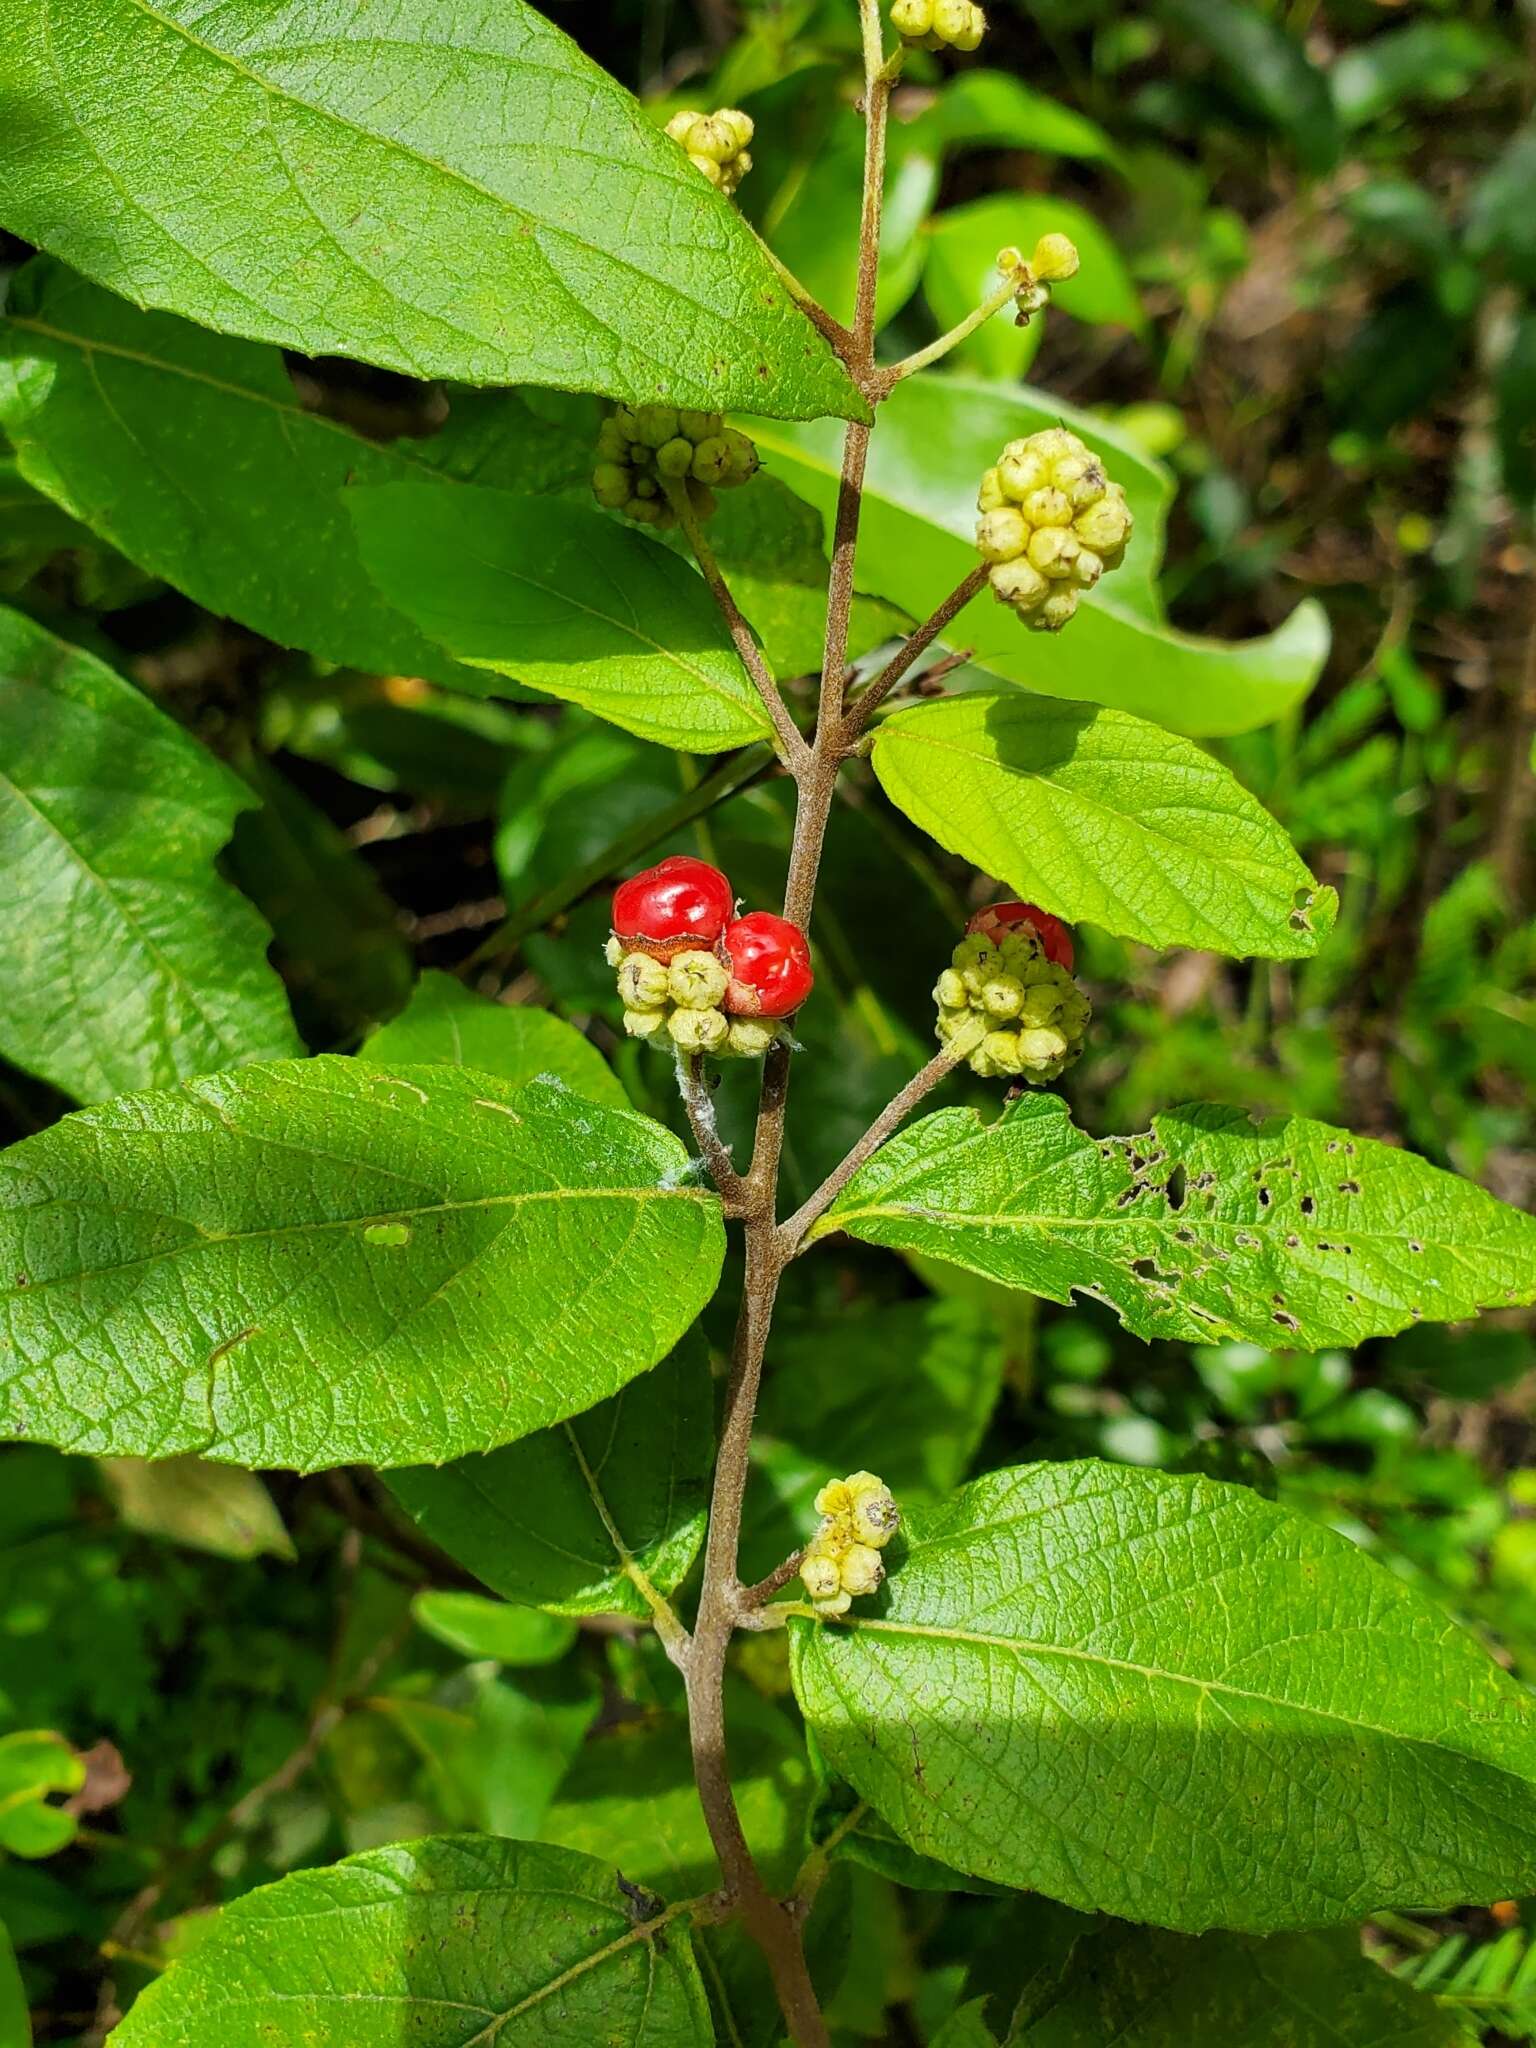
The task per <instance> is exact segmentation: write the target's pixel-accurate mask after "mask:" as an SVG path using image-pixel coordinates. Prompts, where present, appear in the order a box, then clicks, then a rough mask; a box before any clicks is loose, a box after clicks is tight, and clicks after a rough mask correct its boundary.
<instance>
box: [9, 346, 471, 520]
mask: <svg viewBox="0 0 1536 2048" xmlns="http://www.w3.org/2000/svg"><path fill="white" fill-rule="evenodd" d="M166 317H167V318H170V317H171V316H170V315H167V316H166ZM5 324H6V326H7V328H8V329H14V330H15V331H16V332H18V333H21V334H36V335H39V336H40V337H41V338H42V339H43V340H44V341H57V342H62V343H63V345H64V346H65V347H66V348H73V349H78V350H79V352H80V354H81V355H82V356H84V357H85V358H86V359H87V361H88V362H89V361H90V359H91V358H92V357H94V356H115V357H117V358H118V359H119V360H120V361H122V362H125V363H133V364H136V365H137V366H138V367H139V368H140V369H144V370H152V371H154V372H155V373H156V374H157V375H159V376H163V377H182V378H184V379H185V380H186V381H187V382H188V383H189V384H202V385H204V386H206V387H207V389H208V390H210V391H217V392H218V393H220V394H221V396H223V397H226V398H238V399H243V400H244V401H245V403H246V404H248V405H261V406H265V407H266V408H267V410H268V411H269V412H275V413H276V414H277V415H278V417H279V418H280V419H282V420H284V421H285V422H287V421H296V422H298V423H299V424H300V425H302V426H305V427H313V428H316V429H318V430H320V431H322V432H324V433H327V434H334V435H335V436H336V438H337V440H338V441H342V442H344V443H345V444H346V446H347V448H348V449H349V450H350V451H352V452H353V453H354V454H355V453H356V451H357V448H358V445H359V444H358V437H357V435H356V434H354V433H353V432H352V430H351V428H350V427H344V426H342V425H341V424H340V422H339V421H337V420H333V419H328V418H327V417H326V415H325V414H324V413H320V412H309V411H307V410H306V409H305V407H303V406H302V405H300V404H299V403H298V401H297V400H294V401H293V402H292V403H291V404H290V403H287V402H285V401H284V400H283V399H281V398H276V397H274V396H273V395H272V393H271V392H269V391H257V390H254V389H253V388H252V387H251V386H250V385H249V384H231V383H229V382H227V380H226V379H224V378H222V377H213V376H210V375H209V374H208V372H207V371H206V370H193V369H189V368H188V367H187V366H186V365H185V364H184V363H179V362H173V361H172V360H171V359H170V358H169V357H162V356H152V355H147V354H145V352H144V351H143V350H142V349H134V348H123V347H121V346H120V345H119V344H118V343H116V342H111V341H99V340H97V339H96V337H95V336H94V335H85V334H71V333H70V332H69V331H68V329H66V328H63V327H54V326H52V325H51V324H50V323H49V322H48V321H46V320H35V319H33V318H31V317H30V316H29V315H27V314H9V315H7V317H6V323H5ZM246 345H247V346H248V347H250V348H265V347H267V346H269V345H270V344H267V343H264V342H250V343H247V344H246ZM96 388H97V390H98V391H100V392H101V396H102V399H103V401H104V402H105V401H106V393H105V391H102V387H101V380H100V379H99V378H97V380H96ZM119 417H120V416H119ZM124 431H125V432H130V431H131V430H129V429H128V428H127V426H126V423H124ZM135 445H137V443H136V444H135ZM362 445H363V446H364V447H372V448H373V449H374V450H375V452H377V453H381V454H387V455H389V456H390V457H391V458H393V459H394V460H396V461H399V462H401V463H403V464H405V465H406V466H408V467H409V468H411V469H414V470H417V471H418V472H419V473H420V474H421V476H422V477H423V478H424V479H427V480H429V481H431V482H433V483H441V482H443V481H444V475H443V471H442V470H440V469H437V468H434V467H433V465H432V464H431V463H430V462H423V461H422V459H421V457H420V456H418V455H413V454H412V453H411V452H410V451H409V450H408V449H407V448H405V447H403V446H402V445H401V443H400V442H398V441H391V442H387V443H384V444H373V443H368V442H364V443H363V444H362ZM17 502H18V503H20V502H22V501H21V500H17Z"/></svg>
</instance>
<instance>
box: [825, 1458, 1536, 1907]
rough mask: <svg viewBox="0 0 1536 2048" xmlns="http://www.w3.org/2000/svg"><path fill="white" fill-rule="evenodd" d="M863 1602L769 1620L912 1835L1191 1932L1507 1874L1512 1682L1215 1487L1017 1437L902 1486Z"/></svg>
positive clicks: (845, 1758) (1305, 1538) (1528, 1877)
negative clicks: (831, 1619)
mask: <svg viewBox="0 0 1536 2048" xmlns="http://www.w3.org/2000/svg"><path fill="white" fill-rule="evenodd" d="M887 1562H888V1564H889V1565H890V1568H891V1569H890V1576H889V1578H888V1579H887V1581H886V1584H885V1588H884V1590H883V1592H882V1595H881V1598H880V1601H879V1604H878V1606H875V1607H872V1608H869V1609H867V1610H861V1609H858V1608H856V1609H855V1610H854V1611H853V1612H852V1613H850V1614H849V1615H848V1616H847V1617H846V1618H845V1619H844V1620H843V1621H842V1622H839V1623H824V1622H819V1621H817V1622H812V1621H795V1622H792V1623H791V1631H792V1637H793V1641H792V1645H791V1649H792V1669H793V1675H794V1684H795V1691H796V1694H797V1696H798V1698H799V1700H800V1704H801V1706H802V1708H803V1709H804V1711H805V1715H806V1719H807V1720H808V1722H809V1723H810V1726H811V1729H812V1731H813V1733H814V1734H815V1737H816V1740H817V1742H818V1744H819V1745H820V1748H821V1750H822V1752H823V1754H824V1755H825V1756H826V1759H827V1762H828V1764H829V1765H830V1766H831V1768H832V1769H833V1770H835V1771H837V1772H839V1773H840V1774H841V1775H842V1776H843V1777H845V1778H847V1779H848V1781H849V1783H850V1784H851V1785H852V1786H853V1787H854V1789H855V1791H857V1792H858V1793H859V1794H860V1795H861V1796H862V1797H863V1798H865V1799H867V1800H868V1801H869V1802H870V1804H871V1805H872V1806H874V1807H875V1808H876V1809H877V1810H878V1811H879V1812H881V1813H882V1814H884V1816H885V1818H886V1819H887V1820H888V1821H889V1822H890V1823H891V1825H892V1826H893V1827H894V1828H895V1829H896V1831H897V1833H898V1834H900V1835H901V1836H902V1837H903V1838H904V1839H905V1840H906V1841H907V1842H908V1843H910V1844H911V1846H912V1847H913V1848H914V1849H917V1850H920V1851H921V1852H923V1853H924V1854H925V1855H929V1856H937V1857H939V1858H941V1859H942V1860H943V1861H945V1862H947V1863H953V1864H955V1865H957V1866H958V1867H959V1868H960V1869H962V1870H968V1871H972V1872H974V1873H975V1874H976V1875H977V1876H980V1877H988V1878H992V1879H994V1880H996V1881H997V1882H999V1883H1004V1884H1010V1885H1017V1886H1021V1887H1025V1888H1027V1889H1029V1890H1031V1891H1041V1892H1045V1893H1047V1894H1048V1895H1049V1896H1050V1897H1052V1898H1057V1899H1062V1900H1064V1901H1065V1902H1066V1903H1067V1904H1068V1905H1073V1906H1079V1907H1088V1908H1097V1909H1098V1910H1100V1911H1103V1912H1107V1913H1114V1914H1118V1915H1120V1916H1122V1917H1124V1918H1127V1919H1133V1920H1144V1921H1151V1922H1153V1923H1154V1924H1156V1925H1158V1926H1164V1927H1173V1928H1178V1929H1182V1930H1184V1931H1187V1932H1199V1931H1201V1930H1203V1929H1205V1928H1208V1927H1213V1926H1215V1927H1231V1928H1237V1929H1240V1930H1243V1931H1247V1932H1257V1933H1262V1932H1267V1931H1270V1930H1277V1929H1284V1928H1294V1927H1316V1926H1323V1925H1327V1924H1329V1923H1333V1922H1344V1921H1349V1920H1356V1919H1359V1918H1360V1917H1361V1916H1362V1915H1363V1914H1366V1913H1369V1912H1371V1911H1374V1910H1376V1909H1378V1908H1382V1907H1387V1906H1394V1905H1412V1906H1423V1907H1438V1906H1451V1905H1461V1904H1464V1903H1466V1902H1468V1901H1488V1900H1492V1899H1496V1898H1503V1897H1506V1896H1510V1895H1514V1896H1517V1897H1518V1896H1520V1895H1521V1894H1523V1893H1524V1892H1525V1891H1527V1890H1529V1888H1530V1887H1531V1886H1532V1884H1536V1702H1533V1700H1532V1699H1531V1696H1530V1694H1529V1693H1528V1692H1527V1691H1526V1690H1525V1688H1524V1687H1523V1686H1520V1685H1518V1684H1517V1683H1516V1682H1515V1681H1514V1680H1513V1679H1511V1678H1509V1677H1507V1676H1506V1675H1505V1673H1503V1672H1502V1671H1500V1669H1499V1668H1498V1666H1497V1665H1496V1664H1494V1663H1493V1662H1492V1660H1491V1659H1490V1658H1489V1657H1488V1656H1486V1655H1485V1653H1484V1652H1483V1650H1482V1649H1481V1648H1480V1646H1479V1645H1478V1644H1477V1643H1476V1642H1475V1641H1474V1639H1473V1638H1472V1637H1471V1636H1469V1635H1466V1634H1464V1633H1463V1632H1462V1630H1461V1629H1460V1628H1458V1627H1457V1625H1456V1624H1455V1623H1454V1622H1452V1621H1450V1620H1448V1619H1447V1618H1446V1617H1445V1615H1444V1614H1442V1613H1441V1612H1439V1610H1438V1609H1436V1608H1435V1607H1433V1606H1432V1605H1431V1604H1430V1603H1429V1602H1428V1601H1426V1600H1425V1599H1424V1598H1423V1597H1422V1596H1421V1595H1420V1594H1418V1593H1417V1592H1415V1591H1413V1590H1412V1589H1411V1588H1409V1587H1408V1586H1406V1585H1405V1584H1403V1582H1402V1581H1401V1580H1399V1579H1397V1578H1395V1577H1394V1576H1393V1575H1392V1574H1391V1573H1389V1572H1387V1571H1385V1570H1384V1569H1383V1568H1382V1567H1381V1566H1380V1565H1378V1564H1376V1563H1374V1562H1373V1561H1372V1560H1371V1559H1370V1558H1368V1557H1366V1556H1365V1554H1364V1553H1363V1552H1362V1551H1360V1550H1358V1549H1357V1548H1356V1547H1355V1545H1354V1544H1352V1543H1350V1542H1349V1541H1347V1540H1346V1539H1345V1538H1344V1537H1342V1536H1339V1535H1337V1534H1335V1533H1334V1531H1332V1530H1331V1529H1325V1528H1322V1527H1320V1526H1318V1525H1317V1524H1316V1523H1313V1522H1310V1521H1305V1520H1303V1519H1302V1518H1301V1517H1299V1516H1295V1515H1292V1514H1289V1513H1287V1512H1286V1511H1285V1510H1283V1509H1281V1508H1277V1507H1275V1506H1274V1505H1272V1504H1271V1503H1270V1502H1268V1501H1263V1500H1260V1499H1259V1498H1258V1497H1257V1496H1256V1495H1255V1494H1253V1493H1251V1492H1249V1491H1248V1490H1247V1489H1246V1488H1244V1487H1238V1486H1222V1485H1218V1484H1216V1483H1214V1482H1213V1481H1211V1480H1207V1479H1197V1478H1188V1477H1174V1476H1172V1475H1170V1474H1167V1473H1160V1472H1149V1471H1140V1470H1136V1469H1133V1468H1130V1467H1126V1466H1113V1465H1100V1464H1097V1463H1094V1462H1091V1461H1087V1462H1081V1463H1065V1464H1051V1465H1028V1466H1023V1467H1020V1468H1018V1469H1016V1470H1013V1471H1004V1472H994V1473H991V1474H989V1475H988V1476H987V1477H986V1478H984V1479H978V1480H976V1481H975V1482H974V1483H973V1484H972V1485H970V1486H968V1487H966V1488H964V1489H963V1491H961V1492H960V1493H959V1494H957V1495H956V1496H955V1497H954V1499H953V1500H951V1501H950V1502H948V1503H947V1504H946V1505H945V1506H943V1507H941V1508H936V1509H914V1510H913V1511H912V1513H911V1514H910V1515H909V1516H908V1517H907V1520H906V1527H905V1531H904V1534H903V1536H902V1537H900V1538H898V1539H897V1542H896V1543H895V1544H893V1545H892V1547H891V1549H890V1550H889V1551H888V1552H887Z"/></svg>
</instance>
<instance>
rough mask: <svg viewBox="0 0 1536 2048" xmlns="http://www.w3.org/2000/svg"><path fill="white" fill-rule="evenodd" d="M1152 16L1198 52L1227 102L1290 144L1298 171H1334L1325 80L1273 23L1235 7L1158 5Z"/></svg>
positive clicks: (1233, 0) (1230, 3) (1335, 138)
mask: <svg viewBox="0 0 1536 2048" xmlns="http://www.w3.org/2000/svg"><path fill="white" fill-rule="evenodd" d="M1158 12H1159V13H1160V14H1161V15H1162V17H1163V19H1164V20H1165V21H1171V22H1173V23H1174V24H1175V26H1176V27H1178V28H1181V29H1182V30H1183V31H1184V32H1185V34H1186V35H1189V36H1192V37H1194V38H1195V40H1196V41H1197V42H1200V43H1203V44H1204V46H1205V48H1206V49H1207V50H1208V51H1209V52H1210V54H1211V56H1212V57H1213V58H1214V59H1215V60H1216V65H1217V69H1218V70H1219V72H1220V74H1221V77H1222V81H1223V83H1224V84H1225V85H1226V87H1227V89H1228V90H1229V91H1230V92H1231V93H1232V95H1233V97H1234V98H1235V99H1237V100H1239V101H1240V102H1241V103H1242V104H1243V105H1244V106H1246V107H1248V108H1250V109H1251V110H1252V111H1253V112H1254V113H1256V114H1258V115H1259V116H1261V118H1262V119H1264V120H1265V121H1267V122H1268V123H1269V125H1270V126H1271V127H1272V128H1274V129H1275V130H1277V131H1278V132H1279V133H1280V134H1281V135H1284V136H1287V137H1288V138H1289V140H1290V142H1291V144H1292V146H1293V148H1294V149H1295V151H1296V155H1297V157H1298V159H1299V161H1300V163H1301V165H1302V167H1303V169H1305V170H1308V171H1312V172H1314V173H1317V174H1321V173H1323V172H1325V171H1331V170H1332V169H1333V166H1334V164H1335V163H1336V162H1337V161H1338V155H1339V123H1338V116H1337V114H1336V113H1335V112H1334V105H1333V99H1332V96H1331V95H1330V93H1329V90H1328V79H1327V75H1326V73H1324V72H1322V71H1320V70H1319V69H1318V68H1317V66H1316V65H1315V64H1313V63H1312V61H1311V59H1310V58H1309V57H1308V55H1307V53H1306V51H1305V49H1304V48H1303V47H1302V45H1301V44H1300V43H1299V42H1298V41H1297V40H1296V39H1295V38H1294V37H1293V36H1291V35H1290V34H1288V33H1287V31H1286V30H1285V29H1283V28H1282V27H1281V26H1280V25H1279V23H1278V22H1274V21H1271V20H1269V19H1268V17H1267V16H1265V15H1263V14H1260V13H1259V12H1258V11H1257V10H1256V9H1254V8H1252V7H1248V6H1243V5H1240V4H1239V0H1159V6H1158Z"/></svg>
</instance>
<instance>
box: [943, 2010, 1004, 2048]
mask: <svg viewBox="0 0 1536 2048" xmlns="http://www.w3.org/2000/svg"><path fill="white" fill-rule="evenodd" d="M933 2048H997V2036H996V2034H994V2033H993V2031H992V2029H991V2028H990V2027H989V2026H988V2025H987V2001H986V2000H985V1999H984V1998H973V1999H972V2000H971V2002H970V2004H969V2005H963V2006H961V2008H960V2010H959V2011H958V2012H955V2013H951V2014H950V2016H949V2018H948V2019H947V2020H946V2021H945V2022H944V2024H943V2026H942V2027H940V2029H939V2031H938V2032H937V2033H936V2034H935V2035H934V2037H933Z"/></svg>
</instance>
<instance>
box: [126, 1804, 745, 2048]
mask: <svg viewBox="0 0 1536 2048" xmlns="http://www.w3.org/2000/svg"><path fill="white" fill-rule="evenodd" d="M322 1929H323V1933H322V1931H321V1930H322ZM477 2034H478V2036H479V2038H480V2039H482V2040H483V2041H484V2042H485V2043H487V2044H489V2043H490V2042H491V2041H492V2040H494V2041H495V2043H496V2048H591V2044H592V2043H594V2042H598V2041H601V2042H603V2043H604V2044H605V2048H607V2044H612V2048H706V2044H710V2043H712V2042H713V2040H714V2034H713V2031H712V2029H711V2027H710V2023H709V2012H708V2008H707V2006H706V2004H705V1999H704V1991H703V1987H702V1985H701V1984H700V1982H699V1975H698V1969H697V1967H696V1965H695V1963H694V1959H693V1949H692V1943H691V1941H690V1939H689V1936H688V1931H687V1925H686V1919H685V1917H684V1916H683V1915H682V1914H681V1913H680V1912H677V1913H673V1914H667V1915H659V1916H658V1917H657V1918H655V1919H653V1920H639V1921H637V1920H636V1918H635V1917H634V1912H633V1909H632V1907H631V1905H630V1902H629V1901H628V1899H627V1898H626V1897H625V1895H624V1893H623V1892H622V1891H621V1890H620V1889H619V1882H618V1873H617V1872H616V1871H615V1870H614V1869H613V1867H612V1865H611V1864H606V1863H599V1862H597V1861H596V1860H595V1858H593V1857H591V1856H579V1855H576V1854H575V1853H574V1852H573V1851H571V1850H568V1849H549V1848H539V1847H535V1846H534V1845H532V1844H530V1843H527V1842H505V1841H498V1840H496V1839H495V1838H494V1837H491V1836H484V1835H437V1836H432V1837H429V1838H428V1839H427V1840H426V1841H421V1842H406V1843H402V1844H400V1845H399V1846H397V1847H395V1848H389V1849H373V1850H370V1851H369V1852H368V1853H367V1854H365V1855H362V1856H349V1857H347V1858H346V1860H345V1861H344V1862H341V1863H337V1864H333V1865H332V1866H331V1867H330V1868H329V1869H328V1870H304V1871H299V1872H297V1873H295V1874H294V1875H293V1876H291V1877H285V1878H283V1879H282V1880H281V1881H280V1882H279V1883H277V1884H272V1885H266V1886H264V1887H263V1888H262V1889H261V1890H259V1891H254V1892H247V1893H246V1894H245V1896H244V1897H243V1898H239V1899H236V1900H235V1901H234V1903H233V1904H232V1905H229V1906H226V1907H225V1908H224V1911H223V1912H222V1914H221V1915H220V1917H219V1922H218V1925H217V1927H216V1928H215V1929H214V1931H213V1933H212V1934H210V1935H209V1936H208V1937H207V1938H206V1940H204V1941H202V1942H201V1943H199V1945H198V1946H197V1947H196V1948H195V1949H194V1950H193V1952H192V1954H191V1955H189V1956H187V1957H185V1958H184V1959H183V1960H182V1961H180V1962H177V1963H173V1964H172V1965H171V1967H170V1969H169V1970H167V1971H166V1973H165V1975H164V1976H163V1977H160V1978H158V1979H157V1980H156V1982H155V1983H153V1984H151V1985H150V1987H149V1989H148V1990H147V1991H145V1992H144V1993H143V1994H142V1996H141V1997H140V1998H139V2000H138V2002H137V2004H136V2005H135V2006H134V2007H133V2009H132V2011H131V2012H130V2013H129V2015H128V2017H127V2019H125V2020H124V2021H123V2022H122V2023H121V2024H120V2026H119V2027H118V2028H117V2030H116V2032H115V2034H114V2035H113V2048H272V2044H273V2043H274V2042H277V2041H297V2040H300V2039H302V2040H303V2041H304V2042H305V2043H306V2048H379V2044H380V2042H381V2041H382V2040H384V2039H386V2038H389V2037H390V2036H393V2037H395V2038H396V2039H399V2040H402V2041H404V2040H409V2041H410V2042H411V2044H412V2048H467V2044H468V2043H469V2042H470V2041H471V2040H472V2039H473V2038H475V2037H476V2035H477Z"/></svg>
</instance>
